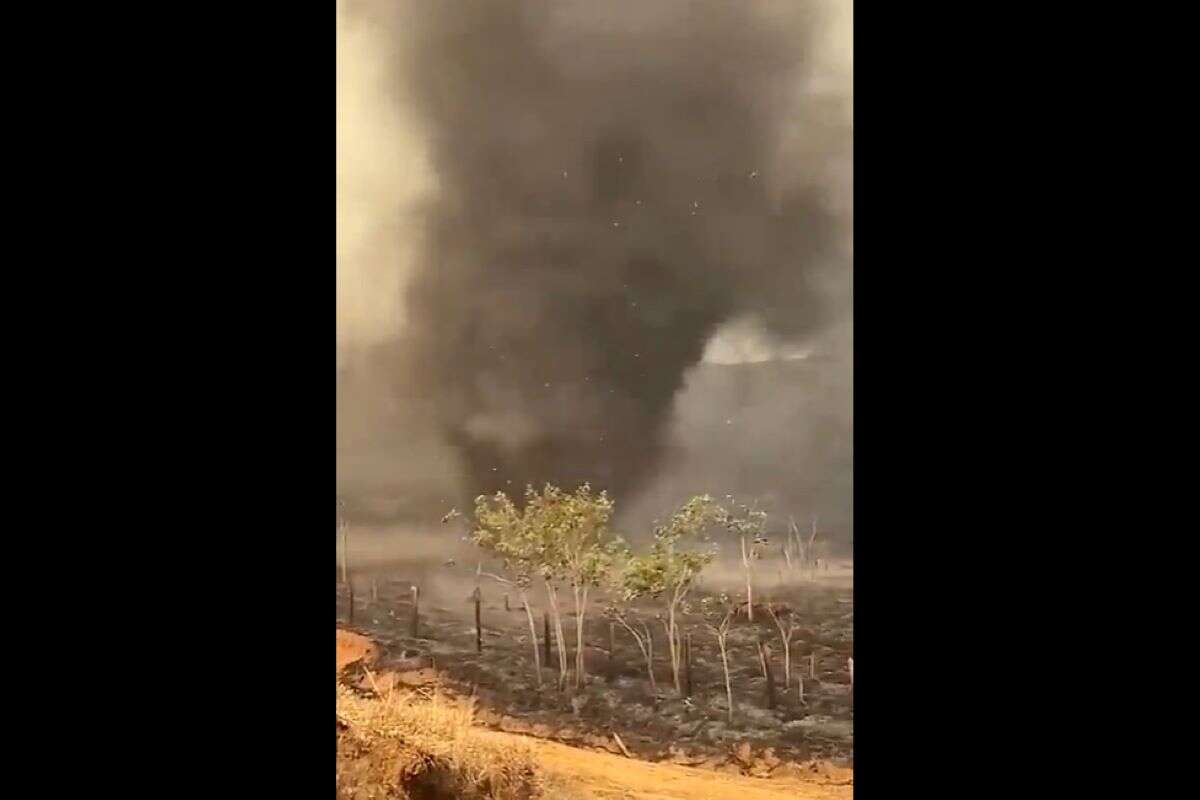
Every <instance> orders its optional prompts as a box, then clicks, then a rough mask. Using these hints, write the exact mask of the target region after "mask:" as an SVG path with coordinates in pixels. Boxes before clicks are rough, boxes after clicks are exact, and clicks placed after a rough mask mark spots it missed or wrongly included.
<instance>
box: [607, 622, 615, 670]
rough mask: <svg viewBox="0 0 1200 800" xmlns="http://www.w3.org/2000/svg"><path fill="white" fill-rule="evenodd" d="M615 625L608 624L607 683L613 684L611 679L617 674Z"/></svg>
mask: <svg viewBox="0 0 1200 800" xmlns="http://www.w3.org/2000/svg"><path fill="white" fill-rule="evenodd" d="M616 653H617V624H616V623H615V622H610V623H608V676H607V680H608V683H612V682H613V678H615V677H616V674H617V661H616Z"/></svg>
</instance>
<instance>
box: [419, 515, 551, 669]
mask: <svg viewBox="0 0 1200 800" xmlns="http://www.w3.org/2000/svg"><path fill="white" fill-rule="evenodd" d="M452 514H454V512H453V511H452V512H451V513H450V514H447V515H446V518H444V519H443V522H445V521H446V519H447V518H449V517H451V515H452ZM471 540H472V541H473V542H474V543H475V544H476V545H477V546H479V547H481V548H482V549H484V550H486V551H488V552H489V553H491V554H492V555H494V556H496V557H498V558H499V559H501V561H503V563H504V569H505V571H506V572H508V574H509V576H510V577H508V578H505V577H503V576H500V575H494V574H491V573H487V575H488V577H490V578H493V579H495V580H497V581H500V582H502V583H507V584H510V585H512V586H513V587H515V588H516V590H517V593H518V595H519V596H520V598H521V604H522V605H523V606H524V607H525V617H526V619H527V620H528V622H529V642H530V645H531V646H532V647H533V667H534V671H535V673H536V674H537V685H538V688H539V689H540V688H541V686H542V657H541V651H540V649H539V648H538V636H537V625H535V624H534V621H533V606H532V604H531V603H530V602H529V589H530V587H531V586H532V585H533V579H534V577H535V576H536V575H538V574H539V566H540V562H541V552H540V548H539V545H538V541H537V537H536V536H533V535H531V532H530V531H529V530H528V526H527V525H526V524H525V520H524V515H523V514H522V513H521V512H520V511H519V510H518V509H517V507H516V506H515V505H514V504H513V502H512V501H511V500H510V499H509V498H508V497H507V496H506V495H505V494H504V493H503V492H497V493H496V494H495V495H493V496H491V497H486V496H484V495H480V496H479V497H476V498H475V523H474V530H473V531H472V532H471ZM547 666H549V665H547Z"/></svg>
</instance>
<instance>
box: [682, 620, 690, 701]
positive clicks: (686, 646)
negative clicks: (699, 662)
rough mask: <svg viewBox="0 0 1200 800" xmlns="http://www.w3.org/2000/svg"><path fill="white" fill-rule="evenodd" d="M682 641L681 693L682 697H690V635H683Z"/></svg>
mask: <svg viewBox="0 0 1200 800" xmlns="http://www.w3.org/2000/svg"><path fill="white" fill-rule="evenodd" d="M684 637H685V638H684V640H683V692H684V695H683V696H684V697H691V696H692V634H691V633H687V634H684Z"/></svg>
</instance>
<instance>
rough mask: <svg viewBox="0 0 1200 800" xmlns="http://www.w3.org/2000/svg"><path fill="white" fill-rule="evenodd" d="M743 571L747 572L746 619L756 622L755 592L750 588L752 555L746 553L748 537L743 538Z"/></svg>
mask: <svg viewBox="0 0 1200 800" xmlns="http://www.w3.org/2000/svg"><path fill="white" fill-rule="evenodd" d="M741 541H742V569H744V570H745V572H746V619H747V621H749V622H754V591H753V589H751V587H750V554H749V553H747V552H746V537H745V536H743V537H742V540H741Z"/></svg>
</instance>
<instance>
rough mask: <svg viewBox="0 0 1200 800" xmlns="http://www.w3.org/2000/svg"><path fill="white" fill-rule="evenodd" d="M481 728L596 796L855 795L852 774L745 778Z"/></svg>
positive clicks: (606, 799) (788, 798)
mask: <svg viewBox="0 0 1200 800" xmlns="http://www.w3.org/2000/svg"><path fill="white" fill-rule="evenodd" d="M483 733H484V734H485V735H486V736H487V737H489V738H496V739H497V740H500V739H505V738H507V739H509V740H511V739H520V740H521V741H522V742H523V743H525V744H529V745H531V746H532V747H534V749H535V750H536V752H537V756H538V761H539V763H540V764H541V766H542V768H543V769H545V770H546V771H547V772H552V773H557V774H559V775H563V776H566V777H568V778H569V779H570V780H571V781H572V782H574V783H576V784H577V785H579V786H580V787H581V788H582V789H583V790H584V791H585V792H586V795H587V796H589V797H595V798H597V800H730V799H731V798H735V799H736V800H851V798H852V797H853V796H854V787H853V786H852V785H850V784H849V779H848V778H845V779H843V780H842V781H840V782H839V781H819V780H813V781H790V780H781V779H771V780H766V779H760V778H746V777H742V776H739V775H727V774H723V773H719V772H714V771H712V770H704V769H694V768H692V767H683V766H678V765H675V764H652V763H650V762H647V761H636V760H632V759H628V758H625V757H623V756H617V755H610V754H608V753H600V752H596V751H593V750H581V749H579V748H575V747H570V746H568V745H565V744H559V743H558V742H551V741H546V740H544V739H534V738H531V737H525V736H516V735H515V734H508V733H501V732H499V731H484V732H483ZM847 772H849V771H847Z"/></svg>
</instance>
